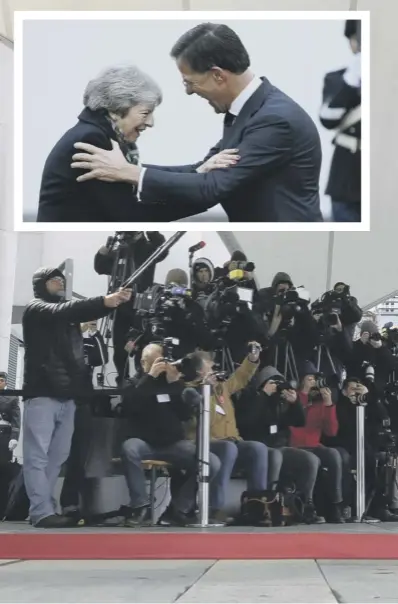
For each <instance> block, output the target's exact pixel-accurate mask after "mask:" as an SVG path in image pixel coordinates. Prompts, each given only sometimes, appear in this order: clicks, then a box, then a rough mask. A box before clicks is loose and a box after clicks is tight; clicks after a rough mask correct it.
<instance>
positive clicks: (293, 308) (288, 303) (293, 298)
mask: <svg viewBox="0 0 398 604" xmlns="http://www.w3.org/2000/svg"><path fill="white" fill-rule="evenodd" d="M308 303H309V297H308V292H307V291H306V290H305V289H304V287H302V286H300V287H297V288H296V287H292V288H290V289H286V290H283V291H281V292H279V293H278V294H276V295H275V296H274V304H275V306H279V307H280V313H281V315H282V320H284V321H290V320H291V319H293V317H295V316H296V315H297V314H299V313H300V312H301V311H302V310H303V307H304V306H307V305H308Z"/></svg>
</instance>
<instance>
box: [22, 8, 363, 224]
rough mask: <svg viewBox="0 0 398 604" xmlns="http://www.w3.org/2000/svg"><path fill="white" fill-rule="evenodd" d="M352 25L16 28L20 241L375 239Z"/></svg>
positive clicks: (132, 16)
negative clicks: (266, 236)
mask: <svg viewBox="0 0 398 604" xmlns="http://www.w3.org/2000/svg"><path fill="white" fill-rule="evenodd" d="M160 15H161V16H160ZM281 15H283V18H282V16H281ZM347 17H352V13H348V12H345V13H339V12H333V13H327V12H301V13H288V12H283V13H274V12H261V13H256V12H253V11H251V12H248V13H234V12H228V13H218V12H212V13H190V14H189V15H187V13H186V12H167V13H159V12H157V13H141V12H135V13H134V12H132V13H120V12H117V13H102V12H96V13H82V12H76V13H75V12H66V13H63V12H50V13H47V12H44V13H17V20H16V30H15V45H16V46H15V49H16V91H17V94H16V101H17V107H16V165H17V166H18V170H17V171H16V183H15V185H16V189H15V191H16V192H15V228H16V229H19V230H43V229H44V230H54V229H55V230H57V229H62V230H68V229H70V230H76V229H77V230H82V229H87V228H90V225H92V224H93V223H95V229H97V230H98V229H101V224H102V225H103V228H104V229H109V228H116V229H117V228H118V225H120V224H121V225H123V228H125V227H126V224H127V223H133V225H135V226H136V225H137V224H138V225H144V226H145V225H146V224H148V223H157V224H158V225H161V224H164V223H170V222H177V221H179V222H181V221H183V222H185V223H190V222H193V223H195V226H192V228H195V229H196V228H199V227H200V226H201V225H199V224H198V223H203V225H204V226H203V228H206V229H211V228H212V223H215V226H214V228H215V229H216V228H220V223H227V222H234V223H239V226H238V225H237V228H241V229H245V228H248V229H250V225H255V228H256V229H258V228H259V224H261V223H264V224H267V225H268V226H266V227H264V228H265V230H289V229H290V228H291V229H293V230H303V229H305V228H306V227H305V224H306V225H307V228H308V230H331V229H333V230H368V229H369V228H370V224H369V199H368V197H369V190H368V189H369V186H368V183H366V182H365V183H363V182H362V178H361V176H362V174H361V172H362V171H361V161H362V136H361V130H362V132H363V137H364V141H365V142H364V146H365V145H366V144H367V143H368V142H369V141H368V138H369V137H368V136H367V133H368V127H369V120H368V109H369V98H368V96H369V95H368V88H367V75H368V74H366V73H365V72H366V71H368V67H369V66H368V63H369V61H368V59H369V56H368V55H369V44H368V14H367V13H355V17H357V18H356V19H355V20H354V19H352V18H347ZM363 38H364V44H365V46H366V51H365V53H364V54H365V58H366V60H364V59H362V44H363V43H362V39H363ZM71 40H73V44H71ZM362 76H364V80H365V81H364V85H366V86H365V92H366V94H364V105H365V117H364V126H362V127H361V122H362V116H361V111H362ZM365 150H366V149H365ZM366 151H368V149H367V150H366ZM365 157H366V153H365ZM365 173H366V174H368V173H369V170H365ZM296 223H300V224H299V225H298V224H296ZM330 223H334V224H333V225H332V224H330ZM336 223H337V224H336ZM339 223H351V224H350V225H349V226H347V225H346V224H341V225H339ZM187 228H189V227H188V224H187Z"/></svg>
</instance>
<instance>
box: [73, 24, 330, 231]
mask: <svg viewBox="0 0 398 604" xmlns="http://www.w3.org/2000/svg"><path fill="white" fill-rule="evenodd" d="M171 56H172V58H173V59H175V60H176V63H177V67H178V69H179V71H180V73H181V75H182V78H183V83H184V86H185V90H186V93H187V94H189V95H193V94H196V95H198V96H200V97H202V98H203V99H204V100H205V101H207V102H209V103H210V105H211V106H212V107H213V109H214V110H215V111H216V113H220V114H224V116H225V117H224V130H223V135H222V138H221V140H219V141H218V142H217V143H216V144H215V145H214V146H213V148H212V149H211V150H210V151H209V153H208V155H207V156H206V157H205V159H204V160H203V161H202V162H199V163H197V164H194V165H185V166H147V167H143V168H141V167H139V166H133V165H128V164H127V162H126V160H125V159H124V157H123V155H122V153H121V151H120V149H117V148H115V149H114V150H113V151H110V152H109V151H104V150H101V149H98V148H96V147H93V146H92V145H88V146H87V145H85V144H78V145H75V146H76V147H77V148H78V149H81V150H83V151H85V152H86V153H81V152H79V153H77V154H76V156H74V163H73V164H72V167H74V168H80V169H84V170H87V169H88V170H92V172H91V173H90V172H88V173H87V174H85V175H84V176H82V177H81V179H80V180H81V181H85V180H90V179H91V178H94V179H95V178H99V179H108V180H113V181H114V182H117V181H125V182H130V183H131V184H135V185H138V194H139V198H140V200H141V201H142V203H143V204H144V207H145V206H146V207H148V204H153V202H156V201H159V200H160V201H162V202H164V203H165V204H166V205H167V207H170V208H171V209H172V210H173V208H174V207H175V206H176V204H181V205H182V206H186V207H187V208H198V211H200V210H201V209H202V208H203V207H204V206H205V207H211V206H214V205H216V204H218V203H220V204H221V205H222V207H223V208H224V210H225V212H226V213H227V215H228V219H229V221H230V222H242V221H247V222H322V220H323V219H322V214H321V210H320V201H319V173H320V167H321V159H322V151H321V144H320V138H319V134H318V130H317V128H316V126H315V124H314V122H313V121H312V119H311V118H310V116H309V115H308V114H307V113H306V112H305V111H304V109H303V108H302V107H300V106H299V105H298V104H297V103H296V102H295V101H294V100H292V99H291V98H290V97H289V96H287V95H286V94H285V93H284V92H282V91H281V90H279V89H278V88H276V87H275V86H274V85H273V84H272V83H271V82H270V81H269V80H267V79H266V78H261V77H258V76H256V75H255V74H254V73H253V72H252V71H251V69H250V58H249V55H248V53H247V50H246V49H245V47H244V46H243V44H242V42H241V40H240V39H239V37H238V35H237V34H236V33H235V32H234V31H233V30H232V29H230V28H229V27H228V26H227V25H223V24H214V23H202V24H200V25H197V26H196V27H194V28H193V29H191V30H189V31H188V32H186V33H185V34H183V36H181V38H180V39H179V40H178V41H177V42H176V44H175V45H174V47H173V49H172V51H171ZM227 149H229V150H235V152H236V151H237V150H238V151H239V156H238V159H237V161H235V162H234V163H232V164H230V165H229V166H227V167H223V166H224V163H223V162H222V161H220V163H219V164H218V165H217V164H216V165H215V167H216V168H219V167H220V168H222V169H212V170H211V171H207V170H206V169H205V170H202V168H203V166H204V165H205V164H206V163H207V162H208V161H209V160H210V158H212V157H214V156H216V155H217V154H219V153H220V152H221V151H225V150H227ZM115 186H120V182H119V184H116V185H115Z"/></svg>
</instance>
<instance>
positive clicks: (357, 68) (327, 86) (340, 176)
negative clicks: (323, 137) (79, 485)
mask: <svg viewBox="0 0 398 604" xmlns="http://www.w3.org/2000/svg"><path fill="white" fill-rule="evenodd" d="M360 24H361V22H360V21H354V20H349V21H347V22H346V26H345V32H344V35H345V36H346V38H348V40H349V42H350V46H351V50H352V52H353V56H352V59H351V62H350V65H349V66H348V67H347V68H345V69H339V70H338V71H332V72H330V73H328V74H326V76H325V81H324V87H323V105H322V109H321V111H320V120H321V123H322V125H323V126H324V127H325V128H327V129H328V130H335V136H334V139H333V144H334V146H335V150H334V153H333V158H332V165H331V168H330V174H329V181H328V184H327V188H326V194H327V195H330V197H331V200H332V210H333V220H334V221H335V222H360V220H361V50H360V41H359V39H358V31H359V27H360Z"/></svg>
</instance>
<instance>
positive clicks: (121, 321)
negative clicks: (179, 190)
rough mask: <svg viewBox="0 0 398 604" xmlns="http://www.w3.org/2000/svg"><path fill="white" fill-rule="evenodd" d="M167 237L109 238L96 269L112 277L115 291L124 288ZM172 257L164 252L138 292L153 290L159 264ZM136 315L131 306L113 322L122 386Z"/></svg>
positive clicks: (126, 233)
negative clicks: (127, 347)
mask: <svg viewBox="0 0 398 604" xmlns="http://www.w3.org/2000/svg"><path fill="white" fill-rule="evenodd" d="M164 242H165V237H164V236H163V235H162V234H161V233H159V231H149V232H148V231H146V232H144V231H123V232H120V233H116V236H115V237H109V238H108V242H107V245H104V246H102V247H101V248H100V249H99V250H98V252H97V253H96V255H95V257H94V269H95V271H96V272H97V273H98V274H99V275H109V276H111V277H112V283H111V286H112V288H113V291H115V290H116V289H117V288H118V287H120V286H121V285H122V283H123V282H124V281H125V280H126V279H128V278H129V277H130V276H131V275H132V274H133V273H134V272H135V271H136V270H137V269H138V268H139V267H140V266H142V264H143V263H144V262H145V261H146V260H148V258H149V257H150V256H151V255H152V254H153V253H154V252H155V251H156V250H157V249H159V247H161V246H162V245H163V243H164ZM167 255H168V251H166V252H164V254H162V255H161V256H160V257H159V258H158V259H157V260H156V262H154V263H153V265H152V266H150V267H148V268H147V269H146V270H145V271H144V273H143V274H142V275H140V277H139V278H138V279H137V281H136V282H135V284H134V291H135V292H137V293H141V292H143V291H145V290H146V289H148V288H149V287H151V286H152V285H153V281H154V275H155V270H156V264H157V263H159V262H162V261H163V260H164V259H165V258H166V257H167ZM134 314H135V313H134V311H133V308H132V306H131V305H130V304H126V305H124V306H123V307H122V308H120V309H118V310H117V312H115V315H114V320H113V330H112V340H113V347H114V352H113V361H114V364H115V367H116V370H117V372H118V377H117V383H118V384H121V383H122V382H123V378H124V375H125V370H126V364H127V359H128V352H127V351H126V350H125V345H126V342H127V334H128V331H129V329H130V328H131V327H132V326H133V322H134Z"/></svg>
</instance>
